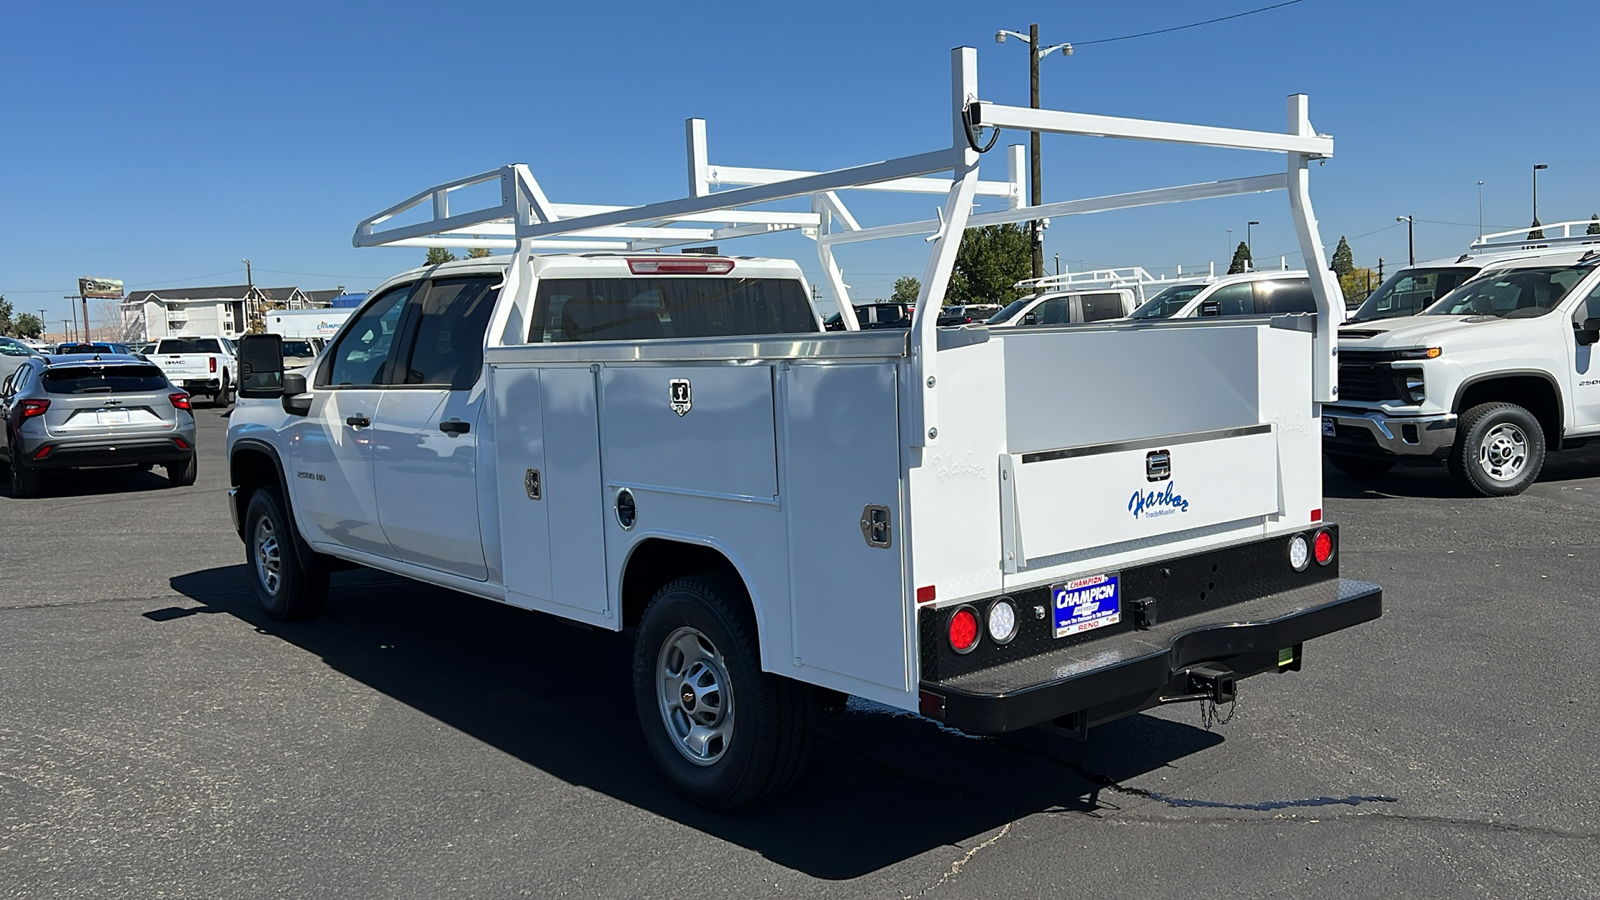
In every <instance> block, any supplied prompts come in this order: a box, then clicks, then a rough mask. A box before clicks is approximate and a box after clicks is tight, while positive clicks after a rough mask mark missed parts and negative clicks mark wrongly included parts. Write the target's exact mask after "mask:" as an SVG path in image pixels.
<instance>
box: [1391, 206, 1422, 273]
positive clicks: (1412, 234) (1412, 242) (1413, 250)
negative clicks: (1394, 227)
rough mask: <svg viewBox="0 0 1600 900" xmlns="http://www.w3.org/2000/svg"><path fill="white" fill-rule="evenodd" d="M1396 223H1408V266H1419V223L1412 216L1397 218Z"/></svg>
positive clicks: (1395, 218)
mask: <svg viewBox="0 0 1600 900" xmlns="http://www.w3.org/2000/svg"><path fill="white" fill-rule="evenodd" d="M1394 220H1395V221H1396V222H1404V223H1406V260H1407V262H1406V265H1408V266H1414V265H1416V264H1417V231H1416V228H1417V223H1416V222H1415V221H1413V220H1412V218H1411V217H1410V216H1395V217H1394Z"/></svg>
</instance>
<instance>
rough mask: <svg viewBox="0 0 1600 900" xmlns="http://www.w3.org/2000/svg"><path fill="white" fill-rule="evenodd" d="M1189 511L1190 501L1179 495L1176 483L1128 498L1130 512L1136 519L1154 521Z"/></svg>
mask: <svg viewBox="0 0 1600 900" xmlns="http://www.w3.org/2000/svg"><path fill="white" fill-rule="evenodd" d="M1188 511H1189V501H1187V500H1185V499H1183V495H1182V494H1180V493H1178V490H1177V486H1176V482H1171V481H1169V482H1167V485H1166V487H1164V488H1162V489H1161V490H1159V491H1157V490H1148V491H1147V490H1137V491H1134V492H1133V496H1132V497H1129V498H1128V512H1130V513H1133V517H1134V518H1135V519H1154V518H1156V517H1157V516H1170V515H1172V514H1173V513H1183V512H1188Z"/></svg>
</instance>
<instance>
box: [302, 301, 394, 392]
mask: <svg viewBox="0 0 1600 900" xmlns="http://www.w3.org/2000/svg"><path fill="white" fill-rule="evenodd" d="M416 287H417V286H416V285H414V284H408V285H404V286H403V287H397V288H395V289H394V290H392V291H389V292H388V293H386V294H384V295H383V296H381V297H379V298H378V299H377V300H374V301H373V302H372V303H371V304H369V305H368V306H367V308H366V309H364V310H362V311H361V313H360V315H358V316H357V317H356V320H355V321H354V322H352V323H350V326H349V327H348V328H346V329H345V332H344V334H343V335H341V336H340V338H339V343H337V344H335V345H334V348H333V352H332V353H330V354H329V357H330V358H331V360H332V361H331V362H330V364H329V366H328V368H327V369H326V371H327V373H328V375H327V379H326V380H325V381H324V382H322V383H323V384H325V385H332V386H345V385H348V386H352V387H356V386H362V385H374V384H382V383H383V382H384V378H385V375H386V374H387V373H386V372H385V369H386V368H387V366H386V365H385V364H386V363H387V362H388V361H389V348H390V347H391V346H392V345H393V344H394V336H395V332H396V331H397V330H399V327H400V313H401V312H402V311H403V310H404V309H405V308H406V300H408V299H410V297H411V293H412V291H414V290H416Z"/></svg>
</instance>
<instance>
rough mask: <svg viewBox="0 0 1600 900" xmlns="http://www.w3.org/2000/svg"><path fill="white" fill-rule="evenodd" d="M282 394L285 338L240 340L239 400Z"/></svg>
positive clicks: (258, 336) (253, 336)
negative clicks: (240, 398)
mask: <svg viewBox="0 0 1600 900" xmlns="http://www.w3.org/2000/svg"><path fill="white" fill-rule="evenodd" d="M302 392H303V390H302ZM283 393H284V390H283V337H282V336H280V335H276V334H247V335H244V336H243V337H241V338H239V396H241V397H278V396H282V394H283Z"/></svg>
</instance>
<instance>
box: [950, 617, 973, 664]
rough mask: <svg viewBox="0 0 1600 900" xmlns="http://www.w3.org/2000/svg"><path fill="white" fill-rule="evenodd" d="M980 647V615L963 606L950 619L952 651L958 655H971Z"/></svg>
mask: <svg viewBox="0 0 1600 900" xmlns="http://www.w3.org/2000/svg"><path fill="white" fill-rule="evenodd" d="M976 646H978V614H977V612H976V611H974V610H973V608H972V607H970V606H963V607H961V608H960V609H958V610H956V612H955V615H953V616H951V617H950V649H952V650H954V651H956V652H957V653H971V652H972V648H974V647H976Z"/></svg>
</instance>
